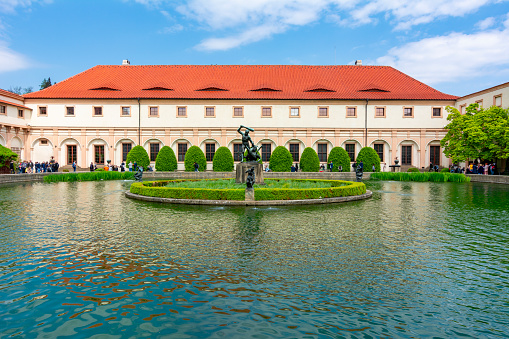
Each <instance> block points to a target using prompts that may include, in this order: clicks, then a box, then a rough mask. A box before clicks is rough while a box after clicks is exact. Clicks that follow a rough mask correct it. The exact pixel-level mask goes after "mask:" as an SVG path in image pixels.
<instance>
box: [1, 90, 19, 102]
mask: <svg viewBox="0 0 509 339" xmlns="http://www.w3.org/2000/svg"><path fill="white" fill-rule="evenodd" d="M0 95H3V96H6V97H9V98H13V99H16V100H21V101H23V97H22V96H21V95H18V94H16V93H12V92H9V91H6V90H4V89H0Z"/></svg>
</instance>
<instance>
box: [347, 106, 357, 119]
mask: <svg viewBox="0 0 509 339" xmlns="http://www.w3.org/2000/svg"><path fill="white" fill-rule="evenodd" d="M346 117H347V118H356V117H357V107H347V108H346Z"/></svg>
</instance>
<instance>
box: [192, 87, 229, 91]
mask: <svg viewBox="0 0 509 339" xmlns="http://www.w3.org/2000/svg"><path fill="white" fill-rule="evenodd" d="M197 91H199V92H217V91H228V90H227V89H225V88H221V87H215V86H211V87H204V88H200V89H197Z"/></svg>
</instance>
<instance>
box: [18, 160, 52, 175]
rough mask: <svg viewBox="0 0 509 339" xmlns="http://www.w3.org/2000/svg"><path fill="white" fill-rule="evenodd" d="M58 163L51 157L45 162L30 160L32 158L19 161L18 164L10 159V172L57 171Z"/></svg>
mask: <svg viewBox="0 0 509 339" xmlns="http://www.w3.org/2000/svg"><path fill="white" fill-rule="evenodd" d="M59 167H60V165H59V164H58V162H57V161H55V160H53V159H51V160H50V161H46V162H44V161H43V162H38V161H36V162H32V160H28V161H26V160H25V161H21V162H20V163H19V164H16V163H15V162H13V161H11V164H10V171H11V174H24V173H27V174H29V173H46V172H58V168H59Z"/></svg>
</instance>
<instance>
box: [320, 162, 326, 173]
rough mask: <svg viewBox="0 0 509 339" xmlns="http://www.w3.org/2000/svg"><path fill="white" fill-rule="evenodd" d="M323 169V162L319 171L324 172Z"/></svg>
mask: <svg viewBox="0 0 509 339" xmlns="http://www.w3.org/2000/svg"><path fill="white" fill-rule="evenodd" d="M324 171H325V165H324V164H322V165H321V166H320V172H324Z"/></svg>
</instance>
